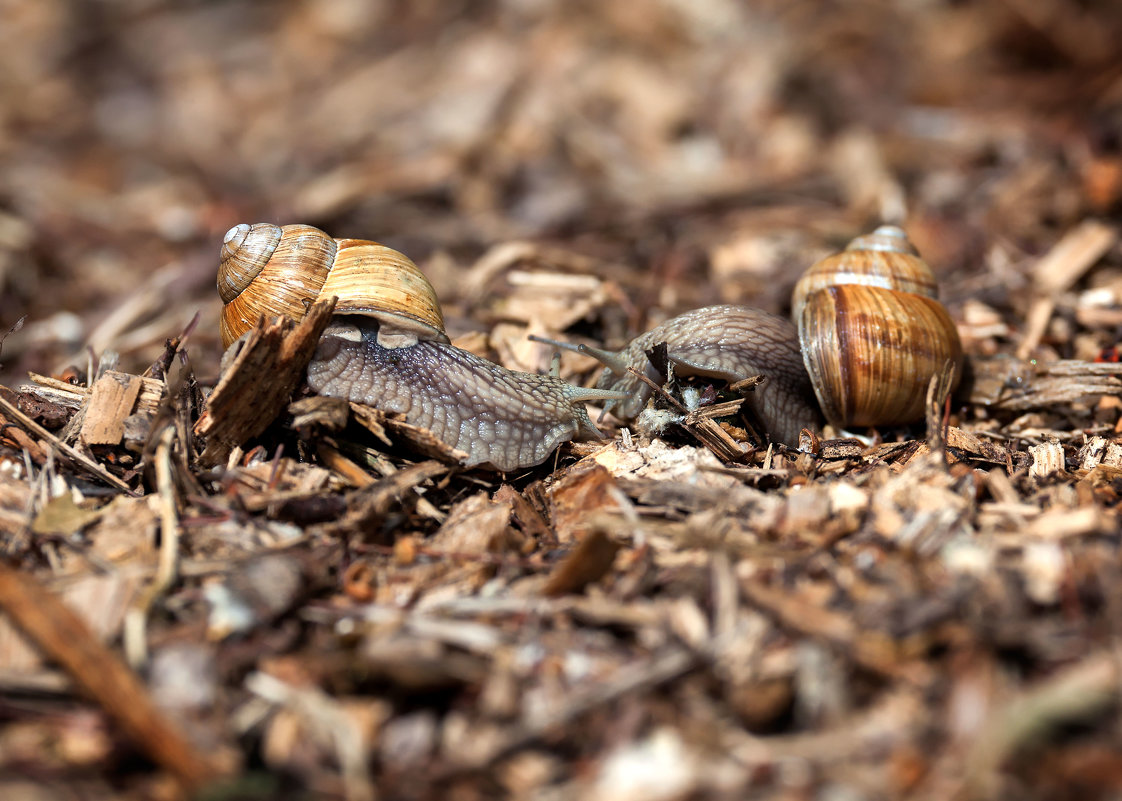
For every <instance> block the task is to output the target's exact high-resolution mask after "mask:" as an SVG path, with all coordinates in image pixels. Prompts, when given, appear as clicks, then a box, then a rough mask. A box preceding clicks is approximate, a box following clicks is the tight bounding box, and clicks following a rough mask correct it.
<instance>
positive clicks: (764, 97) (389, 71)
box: [0, 0, 1122, 383]
mask: <svg viewBox="0 0 1122 801" xmlns="http://www.w3.org/2000/svg"><path fill="white" fill-rule="evenodd" d="M1119 42H1122V3H1119V2H1117V0H1078V1H1077V0H993V2H969V1H968V0H959V1H957V2H954V1H952V0H896V1H895V2H890V1H889V0H851V1H850V2H829V0H755V2H738V1H737V0H651V2H646V3H642V4H639V3H635V2H634V0H478V1H469V0H461V1H460V2H456V1H455V0H409V1H408V2H407V1H406V0H383V1H381V2H379V1H378V0H268V1H267V2H264V1H263V2H251V1H249V0H193V1H192V0H178V1H177V2H170V0H0V334H2V333H3V332H4V331H6V330H7V329H8V328H9V327H10V326H12V325H13V324H14V323H15V322H16V321H17V320H18V319H19V318H20V317H22V316H24V315H26V323H25V325H24V327H23V328H22V329H21V330H19V331H17V332H15V333H13V334H12V335H11V336H10V337H8V338H7V340H5V341H4V344H3V351H2V354H0V362H2V363H3V370H2V372H0V381H3V382H4V383H11V382H13V381H14V380H18V379H20V378H21V377H22V376H23V375H25V373H26V371H27V370H28V369H34V370H37V371H47V372H51V371H58V370H60V369H61V368H62V367H64V366H65V365H66V364H68V363H71V362H73V363H76V364H79V365H80V366H82V367H83V370H84V365H85V362H86V354H87V352H88V349H89V348H92V349H93V351H94V352H95V353H98V354H100V353H101V352H102V351H104V350H106V349H113V350H116V351H119V352H120V353H121V359H122V362H121V364H122V367H124V368H126V369H133V370H139V369H143V368H144V366H146V365H147V364H149V363H150V362H151V361H153V360H154V359H155V358H156V357H157V356H158V355H159V353H160V352H161V350H162V343H163V340H164V339H165V338H166V337H171V336H175V335H176V334H178V333H180V332H181V331H182V330H183V328H184V327H185V326H186V325H187V323H188V322H189V321H190V319H191V318H192V316H193V315H194V314H195V313H196V312H200V313H201V323H200V325H199V327H198V329H197V330H196V331H195V333H194V334H193V336H192V338H191V344H190V348H189V351H190V354H191V358H192V361H193V363H194V364H195V366H196V369H197V370H198V371H199V372H200V374H201V375H202V376H204V377H205V376H207V375H208V374H210V375H213V373H214V370H215V365H216V364H217V358H218V355H219V351H220V344H219V342H218V336H217V324H216V319H217V314H218V300H217V296H216V294H215V291H214V273H215V270H216V267H217V253H218V247H219V244H220V242H221V237H222V234H223V233H224V232H225V231H226V229H228V228H229V227H230V226H232V225H234V224H235V223H238V222H243V221H245V222H252V221H265V220H267V221H274V222H295V221H299V222H305V223H310V224H313V225H317V226H319V227H321V228H324V229H325V230H327V231H329V232H330V233H332V234H333V235H334V236H338V237H344V236H355V237H364V238H372V239H379V240H381V241H383V242H386V243H387V244H390V245H392V246H394V247H397V248H399V249H401V250H404V251H405V252H406V253H408V254H409V255H411V256H412V257H413V258H414V259H415V260H416V261H417V262H418V263H419V264H420V265H421V266H422V267H423V268H424V269H425V270H426V271H427V272H429V273H430V275H431V276H432V278H433V281H434V283H435V284H436V287H437V290H438V292H439V293H440V295H441V297H442V298H444V299H446V302H447V308H446V311H447V312H448V314H449V318H450V328H451V329H452V330H453V331H454V332H457V331H460V332H462V331H465V330H469V329H471V328H473V327H480V326H487V325H490V324H493V323H495V322H497V321H501V320H502V319H503V316H504V311H503V306H502V304H501V302H500V301H501V298H502V295H503V294H504V291H505V289H504V284H503V283H502V280H501V278H502V277H501V275H498V274H497V273H498V272H501V270H500V271H497V272H496V273H495V274H492V273H489V272H487V271H488V269H490V268H489V267H487V265H488V264H490V265H494V264H495V263H496V262H495V258H496V254H495V248H497V247H502V246H504V245H509V244H510V243H512V242H516V241H524V240H529V241H531V242H534V243H536V245H538V246H542V247H547V248H551V249H552V250H549V249H547V250H544V251H541V250H531V251H526V255H524V257H520V258H522V259H523V260H526V259H529V260H531V261H532V260H534V259H541V258H543V257H542V256H541V254H542V253H553V254H554V262H555V263H553V264H549V265H546V266H547V267H549V268H550V269H555V270H562V271H575V272H587V273H592V274H596V275H597V276H599V278H600V279H603V280H605V281H607V282H609V286H610V287H612V288H613V291H612V292H609V293H608V296H610V297H611V298H612V300H613V307H616V308H619V309H622V310H623V311H622V317H621V320H620V322H618V323H617V324H616V325H615V327H613V326H612V325H609V324H607V323H605V324H604V325H600V324H599V322H598V320H597V314H600V312H598V311H597V310H595V309H591V310H589V311H588V314H587V315H586V316H587V318H588V319H586V320H585V321H584V323H585V324H587V325H588V326H590V327H589V329H588V330H589V331H590V332H595V333H598V334H611V335H615V334H619V333H622V330H623V329H625V328H627V327H628V326H633V325H642V324H644V323H646V322H649V320H650V319H651V318H652V317H654V316H660V315H661V316H665V315H666V314H669V313H673V312H677V311H680V310H682V309H684V308H687V307H690V306H695V305H699V304H702V303H708V302H714V301H732V302H750V303H753V304H757V305H761V306H764V307H767V308H771V309H773V310H778V311H784V310H785V309H786V305H787V295H788V292H789V290H790V287H791V285H792V284H793V282H794V280H795V278H796V276H797V274H798V272H800V271H801V270H802V269H804V268H805V267H806V266H807V265H808V264H809V263H810V261H812V260H813V259H814V258H815V257H816V256H819V255H822V254H823V253H824V252H826V250H829V249H832V248H836V247H839V246H840V245H842V244H843V243H844V242H845V241H846V240H847V239H848V238H850V237H851V236H852V235H854V234H856V233H859V232H861V231H862V230H864V229H867V228H869V227H871V226H872V225H873V224H875V223H876V222H879V221H880V220H885V219H887V220H897V221H903V222H906V225H907V228H908V231H909V233H910V234H911V235H912V237H913V239H914V240H915V242H916V244H917V245H918V246H919V248H920V250H921V252H923V253H924V255H925V256H926V257H927V258H928V260H929V261H930V262H931V263H932V264H933V266H934V267H935V269H936V271H937V272H938V273H939V274H940V276H941V280H942V281H943V283H944V287H945V291H944V298H945V300H946V302H947V305H948V306H949V307H950V308H951V311H952V314H953V315H954V316H955V317H956V318H959V319H961V317H962V315H963V314H964V313H965V312H964V309H965V305H966V304H967V303H968V302H976V303H979V304H984V308H985V309H987V310H989V311H990V312H992V313H993V314H994V315H996V317H995V319H996V320H997V321H998V322H999V323H1001V324H1003V325H1007V326H1008V327H1009V328H1008V330H1009V332H1010V333H1009V336H1014V335H1015V329H1016V326H1017V324H1018V319H1019V318H1020V316H1021V315H1023V312H1024V307H1023V297H1022V296H1023V292H1024V290H1025V280H1026V279H1025V278H1024V273H1023V271H1022V270H1021V269H1020V268H1021V266H1022V265H1024V264H1028V263H1031V262H1032V261H1033V260H1034V259H1035V258H1036V257H1038V256H1039V255H1040V254H1041V253H1043V252H1044V251H1046V250H1047V249H1048V248H1049V247H1050V246H1051V245H1052V244H1054V242H1055V241H1056V240H1057V239H1058V238H1059V237H1060V236H1061V235H1062V234H1063V232H1064V231H1066V230H1068V229H1069V228H1070V227H1071V226H1072V225H1074V224H1075V223H1076V222H1078V221H1080V220H1082V219H1085V218H1087V217H1099V218H1103V219H1107V220H1108V221H1109V220H1111V219H1115V220H1116V219H1117V216H1118V212H1119V197H1120V195H1122V57H1120V50H1119ZM558 253H562V254H569V255H570V256H572V258H569V257H565V258H560V257H558V256H557V254H558ZM488 254H490V259H491V260H490V261H487V259H488ZM499 262H502V263H504V264H516V263H518V262H519V258H515V257H512V258H508V259H507V260H506V262H503V260H502V259H501V258H500V259H499ZM1120 265H1122V257H1120V254H1119V253H1118V252H1117V250H1115V251H1114V252H1112V253H1110V254H1108V256H1107V258H1106V260H1105V262H1104V263H1103V265H1102V266H1101V268H1100V269H1099V270H1097V271H1096V272H1095V273H1094V274H1093V275H1092V277H1091V278H1089V279H1088V281H1095V282H1099V283H1102V284H1103V285H1104V286H1114V284H1115V283H1117V273H1118V269H1117V268H1118V267H1119V266H1120ZM522 266H523V267H526V266H529V267H533V266H534V265H533V264H530V265H526V264H523V265H522ZM465 275H470V276H473V277H474V278H475V279H479V280H476V281H475V283H474V284H472V286H474V287H475V290H476V291H468V290H467V289H465V286H467V284H466V283H465V281H464V280H463V277H464V276H465ZM481 276H482V277H481ZM484 279H486V280H484ZM481 286H482V287H485V288H486V291H483V292H481V291H478V290H479V288H480V287H481ZM652 310H653V311H652ZM602 316H605V319H607V318H608V317H610V314H609V313H607V312H605V313H603V315H602ZM1112 325H1113V324H1112V323H1111V322H1109V321H1108V322H1107V323H1104V325H1103V327H1102V330H1101V331H1098V332H1095V334H1096V337H1097V338H1098V339H1099V340H1101V341H1102V342H1103V343H1106V342H1109V341H1110V340H1112V339H1114V340H1116V339H1117V333H1118V332H1117V331H1116V330H1114V329H1113V327H1112ZM1062 355H1072V354H1062ZM1076 355H1078V354H1076Z"/></svg>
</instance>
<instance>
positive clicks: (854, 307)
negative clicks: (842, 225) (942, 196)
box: [791, 225, 962, 427]
mask: <svg viewBox="0 0 1122 801" xmlns="http://www.w3.org/2000/svg"><path fill="white" fill-rule="evenodd" d="M937 295H938V290H937V287H936V282H935V276H934V275H933V274H932V272H931V268H930V267H928V266H927V263H926V262H924V261H923V259H921V258H920V257H919V255H918V254H917V253H916V251H915V248H914V247H912V245H911V243H909V242H908V239H907V236H906V235H905V234H904V232H903V231H902V230H901V229H900V228H897V227H896V226H892V225H883V226H881V227H880V228H877V229H876V230H875V231H873V233H871V234H868V235H865V236H860V237H857V238H856V239H854V240H853V241H852V242H850V243H849V246H848V247H847V248H846V249H845V250H844V251H842V252H841V253H837V254H835V255H833V256H829V257H827V258H825V259H823V260H822V261H820V262H818V263H817V264H815V265H814V266H812V267H811V268H810V269H809V270H807V272H806V273H805V274H804V275H803V276H802V278H800V279H799V281H798V283H797V284H796V285H795V290H794V293H793V296H792V301H791V305H792V317H793V318H794V321H795V324H796V325H797V326H798V330H799V342H800V345H801V348H802V357H803V364H804V365H805V366H806V371H807V373H808V374H809V375H810V380H811V385H812V386H813V387H814V392H815V395H816V396H817V398H818V402H819V404H820V405H821V407H822V411H823V412H824V413H825V415H826V419H827V420H829V421H830V422H831V423H833V424H834V425H836V426H840V427H845V426H875V425H895V424H901V423H910V422H914V421H917V420H920V419H922V418H923V414H924V403H925V400H926V396H927V386H928V383H929V381H930V379H931V376H932V375H933V374H935V373H937V372H939V371H940V370H941V369H942V368H943V365H944V364H945V363H946V362H947V361H951V362H953V363H954V364H955V375H956V380H957V376H959V375H960V374H961V372H962V344H961V342H960V340H959V337H958V330H957V328H956V327H955V324H954V321H953V320H951V318H950V315H949V314H948V313H947V310H946V309H945V308H943V305H942V304H941V303H939V301H938V299H937Z"/></svg>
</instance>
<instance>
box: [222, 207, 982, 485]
mask: <svg viewBox="0 0 1122 801" xmlns="http://www.w3.org/2000/svg"><path fill="white" fill-rule="evenodd" d="M298 268H299V269H300V270H307V271H308V272H307V273H304V272H302V271H299V272H297V270H298ZM398 273H400V277H398ZM391 274H393V276H394V277H393V278H391V277H390V276H391ZM399 282H400V283H399ZM219 292H220V294H221V295H222V298H223V301H224V302H225V303H226V306H225V309H224V311H223V319H222V335H223V342H224V344H226V345H229V343H230V342H232V341H233V340H234V339H235V338H237V336H239V335H240V334H241V333H242V332H243V331H245V330H247V329H248V328H249V327H250V326H251V325H252V323H253V322H254V321H256V319H257V317H258V315H259V314H262V313H264V314H266V315H272V314H288V315H289V316H299V315H300V314H301V313H302V312H303V309H304V308H305V304H306V303H307V302H309V301H311V300H314V299H315V298H317V297H330V296H332V295H335V296H336V297H337V298H338V302H337V304H336V309H335V311H336V317H335V318H334V319H333V321H332V323H331V324H330V325H329V326H328V328H327V330H326V331H325V332H324V335H323V337H322V339H321V340H320V343H319V347H318V349H317V351H316V354H315V356H314V357H313V359H312V362H311V364H310V365H309V367H308V383H309V385H310V386H311V387H312V389H313V390H315V391H317V392H319V393H321V394H325V395H332V396H336V397H343V398H346V399H348V400H353V401H359V402H362V403H368V404H370V405H372V406H376V407H377V408H379V409H382V410H384V411H396V412H402V413H403V414H404V415H405V418H406V420H407V421H408V422H410V423H413V424H415V425H419V426H423V427H425V428H428V429H430V430H431V431H432V433H433V434H434V435H435V436H436V437H437V438H438V439H440V440H442V441H444V442H446V443H447V444H449V445H452V446H453V447H456V448H459V449H460V450H463V451H465V452H467V453H468V458H467V459H466V460H465V464H466V465H469V466H471V465H490V466H492V467H494V468H496V469H499V470H511V469H514V468H516V467H524V466H529V465H533V464H538V463H540V462H542V461H544V460H545V458H546V457H547V456H548V455H549V454H550V453H551V452H552V451H553V449H554V448H555V447H556V446H557V445H558V444H559V443H560V442H562V441H565V440H568V439H573V438H577V437H581V438H595V437H599V436H600V434H599V431H598V430H597V429H596V427H595V426H594V425H593V424H592V422H591V420H590V419H589V418H588V415H587V412H586V411H585V409H584V406H583V404H584V402H586V401H592V400H602V401H607V403H606V404H605V407H606V408H610V409H611V410H612V412H613V413H614V414H615V415H616V416H617V417H619V418H621V419H623V420H630V419H632V418H634V417H635V416H636V415H638V414H639V412H640V411H642V409H643V408H644V407H645V406H646V403H647V400H648V399H649V397H650V394H651V389H650V387H649V385H647V384H646V383H645V382H643V381H642V380H641V379H640V378H639V377H637V376H636V375H634V374H633V373H632V372H631V371H630V370H629V368H631V367H634V368H636V369H637V370H638V371H640V372H645V373H646V374H647V375H648V376H649V377H650V378H652V379H653V380H655V381H659V380H660V376H658V375H657V374H656V373H655V372H654V368H653V367H652V366H651V365H650V364H649V360H648V358H647V356H646V351H647V350H649V349H650V348H652V347H654V346H655V345H657V344H659V343H661V342H665V343H666V344H667V355H668V357H669V359H670V360H671V362H672V363H673V364H674V365H675V368H676V372H677V374H678V375H680V376H690V375H697V376H705V377H712V378H720V379H724V380H726V381H729V382H735V381H737V380H740V379H743V378H748V377H750V376H754V375H761V374H762V375H764V376H766V377H767V379H768V380H767V381H766V382H765V383H764V384H763V386H762V387H760V388H759V389H757V390H756V391H755V392H754V393H752V395H751V396H749V398H748V400H747V405H748V408H749V410H750V411H751V413H753V414H754V415H755V416H756V418H757V419H758V421H759V422H760V423H761V424H762V426H763V428H764V430H765V431H766V432H767V433H768V434H769V435H770V436H771V437H772V438H773V439H775V440H778V441H781V442H784V443H786V444H790V445H795V444H797V442H798V437H799V432H800V431H801V430H802V429H803V428H815V427H817V425H818V423H819V421H820V420H821V414H820V412H819V408H821V411H822V412H823V413H824V414H825V417H826V419H827V420H828V421H829V422H830V423H832V424H834V425H835V426H838V427H845V426H868V425H889V424H897V423H905V422H912V421H914V420H916V419H918V418H920V417H922V415H923V404H924V399H925V394H926V390H927V384H928V381H929V379H930V377H931V375H932V374H934V373H935V372H937V371H939V370H940V369H942V367H943V365H944V364H945V363H946V361H947V360H951V361H953V362H955V363H956V364H960V363H961V360H962V346H961V344H960V342H959V339H958V333H957V330H956V328H955V325H954V322H953V321H952V320H951V319H950V316H949V315H948V314H947V312H946V310H945V309H944V308H943V307H942V306H941V305H940V304H939V302H938V301H937V300H936V299H935V280H934V277H933V275H932V273H931V271H930V268H928V267H927V265H926V264H925V263H924V262H923V261H922V260H921V259H920V258H919V257H918V255H916V253H915V249H914V248H913V247H912V246H911V245H910V243H909V242H908V241H907V238H906V236H905V235H904V232H903V231H902V230H900V229H899V228H896V227H895V226H881V227H880V228H878V229H877V230H875V231H874V232H873V233H872V234H869V235H866V236H863V237H858V238H857V239H855V240H853V242H851V243H850V244H849V246H848V247H847V248H846V250H845V251H843V252H842V253H839V254H836V255H835V256H831V257H829V258H826V259H824V260H822V261H820V262H818V263H817V264H816V265H814V266H813V267H811V268H810V270H808V271H807V273H806V274H805V275H804V276H803V277H802V278H801V279H800V280H799V282H798V283H797V284H796V287H795V292H794V297H793V299H792V306H793V311H794V318H795V321H796V324H797V328H796V325H792V323H790V322H789V321H787V320H786V319H784V318H782V317H779V316H776V315H773V314H769V313H767V312H764V311H761V310H759V309H753V308H749V307H746V306H709V307H706V308H702V309H696V310H694V311H690V312H686V313H685V314H682V315H679V316H677V317H674V318H671V319H670V320H667V321H666V322H664V323H662V324H661V325H659V326H657V327H656V328H654V329H652V330H651V331H648V332H647V333H645V334H642V335H640V336H639V337H636V338H635V339H634V340H632V341H631V342H630V343H629V344H628V345H627V347H625V348H623V349H622V350H619V351H608V350H603V349H599V348H593V347H589V346H587V345H579V346H574V345H570V344H568V343H561V342H555V341H552V340H543V341H547V342H550V343H551V344H554V345H556V346H558V347H563V348H568V349H573V350H579V351H581V352H584V353H587V354H590V355H592V356H593V357H595V358H596V359H598V360H599V361H601V362H602V363H603V364H604V365H605V370H604V372H603V374H602V375H601V377H600V379H599V381H598V383H597V386H596V388H595V389H584V388H582V387H577V386H573V385H570V384H567V383H565V382H563V381H561V380H560V379H559V378H557V377H556V376H555V375H548V376H542V375H535V374H532V373H520V372H514V371H510V370H506V369H504V368H502V367H500V366H499V365H496V364H494V363H493V362H489V361H487V360H485V359H481V358H479V357H477V356H474V355H473V354H470V353H467V352H466V351H463V350H460V349H458V348H455V347H453V346H452V345H451V344H449V341H448V337H447V335H446V334H445V333H444V326H443V318H442V317H441V314H440V308H439V305H438V304H437V303H436V300H435V293H434V292H433V290H432V286H431V285H430V284H429V283H428V281H427V280H426V279H425V278H424V276H423V275H422V274H421V273H420V272H419V271H418V270H417V268H416V266H415V265H413V263H412V262H411V261H409V259H408V258H406V257H405V256H403V255H402V254H400V253H397V252H396V251H393V250H391V249H389V248H386V247H384V246H382V245H379V244H377V243H374V242H367V241H364V240H354V239H341V240H333V239H331V238H330V237H328V236H327V234H325V233H323V232H322V231H319V230H318V229H315V228H311V227H309V226H285V227H284V228H280V227H278V226H274V225H269V224H258V225H253V226H250V225H244V224H243V225H238V226H235V227H234V228H232V229H230V231H229V232H228V233H227V235H226V239H225V242H224V244H223V247H222V266H221V268H220V272H219ZM259 296H260V297H259ZM957 372H958V371H957V370H956V374H957Z"/></svg>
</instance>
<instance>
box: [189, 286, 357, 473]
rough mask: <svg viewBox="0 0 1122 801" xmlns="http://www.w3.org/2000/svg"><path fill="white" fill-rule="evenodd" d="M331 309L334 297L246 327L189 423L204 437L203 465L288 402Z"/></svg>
mask: <svg viewBox="0 0 1122 801" xmlns="http://www.w3.org/2000/svg"><path fill="white" fill-rule="evenodd" d="M334 308H335V302H334V300H324V301H319V302H317V303H314V304H312V306H311V308H309V309H308V313H307V315H305V316H304V318H303V319H302V320H301V321H300V322H299V323H293V322H292V321H291V320H288V319H286V318H281V317H278V318H274V319H272V320H268V321H265V320H262V321H259V322H258V324H257V326H256V327H255V328H253V329H252V330H251V331H250V333H249V334H248V336H247V338H246V340H245V341H244V342H243V343H242V345H241V350H240V351H238V353H237V355H236V357H234V359H233V361H232V362H231V363H230V365H229V367H228V368H227V370H226V372H224V373H223V375H222V378H221V380H220V381H219V382H218V386H216V387H215V388H214V392H213V393H211V396H210V399H209V401H208V403H207V408H206V411H205V412H204V413H203V416H202V417H200V418H199V420H198V422H197V423H196V424H195V434H196V435H197V436H200V437H203V438H205V439H206V442H207V444H206V449H205V450H204V451H203V452H202V454H201V455H200V456H199V459H200V461H201V462H202V463H203V464H206V465H214V464H219V463H220V462H222V461H225V459H226V457H227V456H228V455H229V453H230V450H231V449H232V448H234V447H237V446H240V445H243V444H244V443H245V442H247V441H248V440H250V439H251V438H253V437H255V436H257V435H258V434H260V433H261V432H262V431H264V430H265V429H266V428H267V427H268V425H269V424H270V423H271V422H273V420H274V419H275V418H276V416H277V415H278V414H280V413H281V411H283V410H284V409H285V408H286V407H287V406H288V402H289V399H290V398H291V396H292V392H293V390H295V389H296V386H297V385H298V384H299V383H300V381H301V380H303V377H304V368H306V367H307V366H308V362H309V361H311V358H312V354H313V353H314V352H315V349H316V344H317V343H318V342H319V337H320V334H322V333H323V330H324V329H325V328H326V327H327V324H328V322H329V321H330V319H331V312H332V310H333V309H334ZM235 347H236V346H235Z"/></svg>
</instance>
